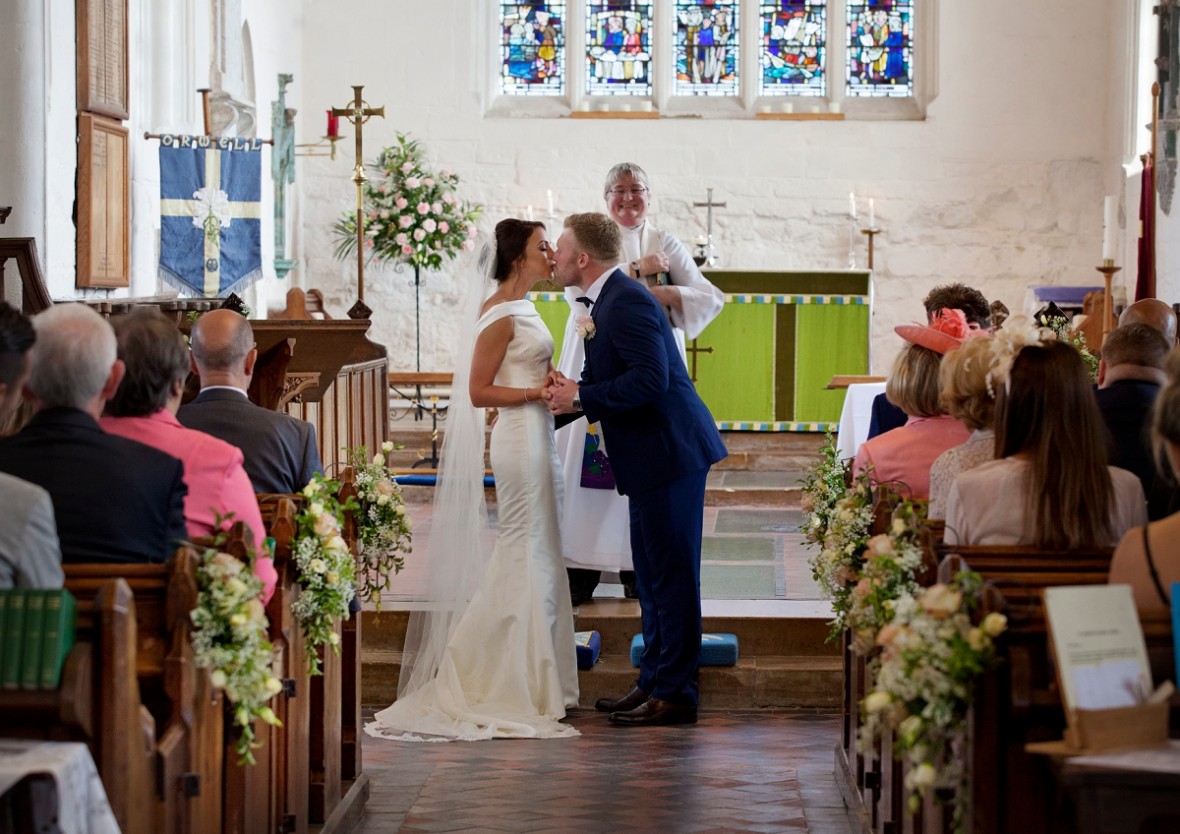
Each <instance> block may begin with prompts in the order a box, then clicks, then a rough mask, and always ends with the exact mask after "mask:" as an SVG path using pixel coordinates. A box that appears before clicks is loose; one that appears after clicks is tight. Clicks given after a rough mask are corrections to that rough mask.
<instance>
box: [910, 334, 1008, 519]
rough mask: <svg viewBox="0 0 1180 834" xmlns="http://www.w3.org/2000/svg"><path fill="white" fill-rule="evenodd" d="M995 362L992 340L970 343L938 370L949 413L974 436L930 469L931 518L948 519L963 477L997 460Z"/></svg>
mask: <svg viewBox="0 0 1180 834" xmlns="http://www.w3.org/2000/svg"><path fill="white" fill-rule="evenodd" d="M991 358H992V340H991V339H990V338H986V337H985V338H980V339H968V340H967V341H965V342H963V346H962V347H961V348H959V349H957V350H952V351H951V352H950V353H948V354H947V355H946V356H945V357H943V360H942V366H941V367H940V368H939V370H938V382H939V389H940V391H941V394H940V397H941V400H942V405H943V408H945V409H946V410H947V413H948V414H950V415H951V416H952V417H954V418H955V419H956V420H958V421H959V422H960V423H962V424H963V425H964V426H965V427H966V428H967V430H968V431H970V432H971V436H970V437H969V438H967V441H966V442H965V443H962V444H961V445H959V446H955V447H954V448H952V449H947V450H946V451H945V452H943V453H942V454H941V455H939V456H938V459H937V460H935V461H934V463H933V464H932V465H931V467H930V509H929V510H928V512H927V516H928V517H929V518H944V517H945V515H946V496H947V493H948V492H950V489H951V484H952V483H954V480H955V478H957V477H958V476H959V474H960V473H962V472H966V471H967V470H968V469H974V468H975V467H976V466H979V465H980V464H981V463H987V462H988V461H989V460H992V459H994V458H995V456H996V432H995V427H994V423H995V416H996V400H995V394H994V392H993V390H992V388H991V387H990V386H989V384H988V367H989V365H990V364H991Z"/></svg>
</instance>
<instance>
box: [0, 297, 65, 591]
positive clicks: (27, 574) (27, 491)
mask: <svg viewBox="0 0 1180 834" xmlns="http://www.w3.org/2000/svg"><path fill="white" fill-rule="evenodd" d="M36 338H37V337H36V333H35V332H34V330H33V325H32V324H30V323H29V320H28V319H27V318H25V317H24V316H23V315H21V312H20V311H19V310H17V309H15V308H13V307H10V306H9V305H8V304H7V303H5V302H0V423H3V422H5V421H7V420H8V418H9V417H10V416H11V415H12V413H13V412H14V411H16V407H17V406H18V405H19V404H20V401H21V391H22V389H23V388H24V386H25V383H26V382H28V379H29V348H31V347H32V346H33V342H34V341H36ZM0 506H3V507H4V509H5V512H4V513H2V514H0V588H60V587H61V585H62V581H63V575H62V570H61V545H60V544H59V543H58V539H57V523H56V522H55V521H54V518H53V500H52V499H51V498H50V497H49V493H48V492H46V491H45V490H44V489H43V488H42V487H39V486H37V485H36V484H30V483H29V482H28V481H22V480H21V479H20V478H14V477H13V476H11V475H5V474H3V473H0Z"/></svg>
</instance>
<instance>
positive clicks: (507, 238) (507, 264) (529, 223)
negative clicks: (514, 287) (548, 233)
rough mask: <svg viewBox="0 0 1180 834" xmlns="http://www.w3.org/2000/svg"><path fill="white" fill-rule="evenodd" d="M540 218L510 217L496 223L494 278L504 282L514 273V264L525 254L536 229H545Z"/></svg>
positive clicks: (501, 282) (498, 281)
mask: <svg viewBox="0 0 1180 834" xmlns="http://www.w3.org/2000/svg"><path fill="white" fill-rule="evenodd" d="M544 228H545V224H544V223H542V222H540V221H539V220H517V219H516V218H515V217H508V218H505V219H504V220H501V221H500V222H499V223H497V224H496V270H495V272H493V273H492V278H494V279H495V281H496V283H497V284H503V283H504V282H505V281H507V280H508V276H509V275H511V274H512V266H513V264H515V263H516V262H517V261H519V260H520V259H521V257H522V256H523V255H524V249H525V247H526V246H528V243H529V238H531V237H532V236H533V230H534V229H544Z"/></svg>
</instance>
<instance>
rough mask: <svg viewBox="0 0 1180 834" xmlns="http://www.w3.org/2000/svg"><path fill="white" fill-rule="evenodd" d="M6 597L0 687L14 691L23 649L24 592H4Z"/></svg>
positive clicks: (16, 686) (18, 677)
mask: <svg viewBox="0 0 1180 834" xmlns="http://www.w3.org/2000/svg"><path fill="white" fill-rule="evenodd" d="M4 593H5V595H6V596H7V597H8V616H6V617H5V618H4V634H3V638H4V646H5V649H4V665H3V666H0V686H3V687H4V688H5V689H16V688H18V687H19V686H20V677H21V676H20V658H21V654H22V653H23V649H24V639H23V638H24V628H25V593H26V592H25V591H24V590H23V589H20V588H14V589H13V590H11V591H5V592H4Z"/></svg>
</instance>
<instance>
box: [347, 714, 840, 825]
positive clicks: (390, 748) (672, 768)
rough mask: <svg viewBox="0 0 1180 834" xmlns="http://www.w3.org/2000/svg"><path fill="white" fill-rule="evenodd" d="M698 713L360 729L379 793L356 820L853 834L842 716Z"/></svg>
mask: <svg viewBox="0 0 1180 834" xmlns="http://www.w3.org/2000/svg"><path fill="white" fill-rule="evenodd" d="M369 716H371V712H367V715H366V718H368V717H369ZM700 719H701V720H700V723H698V724H696V725H695V726H686V727H654V728H623V727H613V726H611V725H609V724H608V723H607V722H606V716H605V715H603V714H602V713H596V712H594V711H592V710H577V711H575V712H574V713H573V714H572V716H571V718H570V719H569V720H570V722H571V723H573V724H574V725H575V726H576V727H577V728H578V729H579V730H580V731H581V733H582V736H581V737H580V738H576V739H555V740H546V741H532V740H511V741H507V740H501V741H483V742H453V743H445V744H412V743H407V742H395V741H386V740H383V739H374V738H370V737H369V736H365V737H364V741H363V745H364V760H365V770H366V772H367V773H368V774H369V776H370V778H371V779H372V792H371V794H370V798H369V802H368V806H367V810H366V813H365V817H364V819H363V820H362V821H361V823H360V827H359V828H358V829H357V830H358V831H359V832H363V834H377V832H381V834H389V833H390V832H406V834H409V832H447V831H472V832H603V834H605V832H668V833H669V834H720V832H779V831H783V832H812V834H850V832H852V831H854V830H856V829H855V828H854V827H853V824H852V822H851V821H850V817H849V816H848V814H847V813H846V811H845V810H844V806H843V803H842V801H841V799H840V792H839V790H838V788H837V787H836V782H835V775H834V774H833V768H832V762H833V748H834V747H835V745H836V744H837V742H838V740H839V725H838V718H837V717H836V716H831V715H810V714H800V713H785V712H702V713H701V716H700Z"/></svg>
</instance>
